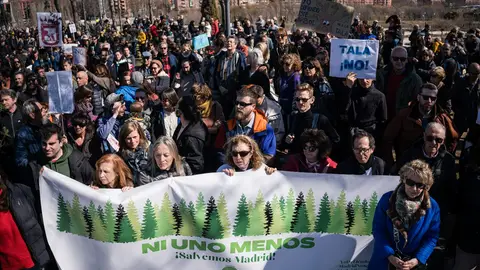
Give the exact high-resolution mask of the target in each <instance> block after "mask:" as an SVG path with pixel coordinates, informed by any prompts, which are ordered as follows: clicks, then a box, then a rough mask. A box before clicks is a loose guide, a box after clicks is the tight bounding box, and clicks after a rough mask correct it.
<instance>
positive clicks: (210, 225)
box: [203, 196, 223, 239]
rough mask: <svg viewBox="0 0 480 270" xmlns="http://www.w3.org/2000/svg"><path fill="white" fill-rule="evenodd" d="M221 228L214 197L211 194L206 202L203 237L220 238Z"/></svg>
mask: <svg viewBox="0 0 480 270" xmlns="http://www.w3.org/2000/svg"><path fill="white" fill-rule="evenodd" d="M222 230H223V228H222V224H221V222H220V217H219V215H218V210H217V206H216V204H215V198H213V196H211V197H210V200H208V204H207V222H205V227H204V229H203V237H206V238H209V239H222V238H223V231H222Z"/></svg>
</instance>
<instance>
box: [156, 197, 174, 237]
mask: <svg viewBox="0 0 480 270" xmlns="http://www.w3.org/2000/svg"><path fill="white" fill-rule="evenodd" d="M171 207H172V203H171V201H170V197H169V196H168V193H167V192H165V193H164V194H163V201H162V205H161V206H160V213H159V215H158V218H157V230H156V233H155V236H156V237H160V236H167V235H174V234H175V230H174V228H173V226H174V223H175V220H174V217H173V213H172V208H171Z"/></svg>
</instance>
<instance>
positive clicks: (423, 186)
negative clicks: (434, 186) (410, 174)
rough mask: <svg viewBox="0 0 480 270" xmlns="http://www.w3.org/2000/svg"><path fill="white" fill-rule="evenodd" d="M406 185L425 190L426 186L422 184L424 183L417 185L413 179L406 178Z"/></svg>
mask: <svg viewBox="0 0 480 270" xmlns="http://www.w3.org/2000/svg"><path fill="white" fill-rule="evenodd" d="M405 184H407V186H409V187H414V186H415V187H417V188H418V189H425V184H422V183H417V182H415V181H413V180H412V179H409V178H405Z"/></svg>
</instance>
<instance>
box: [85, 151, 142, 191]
mask: <svg viewBox="0 0 480 270" xmlns="http://www.w3.org/2000/svg"><path fill="white" fill-rule="evenodd" d="M107 162H110V163H112V164H113V168H114V170H115V173H116V174H117V179H116V181H115V184H114V185H113V188H123V187H133V177H132V172H131V171H130V168H128V166H127V164H125V161H123V159H122V158H121V157H119V156H118V155H116V154H106V155H103V156H102V157H101V158H100V159H99V160H98V161H97V163H95V171H96V173H95V180H94V181H93V185H95V186H97V187H105V186H104V185H103V184H102V181H100V178H99V172H100V169H99V168H100V165H102V164H103V163H107Z"/></svg>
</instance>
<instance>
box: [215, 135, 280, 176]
mask: <svg viewBox="0 0 480 270" xmlns="http://www.w3.org/2000/svg"><path fill="white" fill-rule="evenodd" d="M225 162H226V163H225V164H223V165H222V166H220V168H218V170H217V172H224V173H225V174H227V175H229V176H233V174H234V173H235V172H245V171H250V170H252V171H260V170H265V172H266V173H267V174H269V175H270V174H272V173H274V172H275V171H277V169H276V168H271V167H268V166H267V165H265V159H264V158H263V154H262V152H261V151H260V148H258V144H257V143H256V142H255V141H254V140H253V139H252V138H250V137H248V136H246V135H237V136H235V137H232V138H230V140H228V142H227V144H226V145H225Z"/></svg>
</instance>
